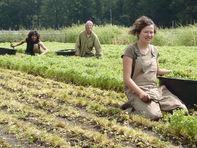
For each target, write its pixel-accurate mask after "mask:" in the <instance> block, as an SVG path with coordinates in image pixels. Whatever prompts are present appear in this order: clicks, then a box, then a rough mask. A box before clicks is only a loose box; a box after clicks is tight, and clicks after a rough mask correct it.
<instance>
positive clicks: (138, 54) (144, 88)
mask: <svg viewBox="0 0 197 148" xmlns="http://www.w3.org/2000/svg"><path fill="white" fill-rule="evenodd" d="M155 33H156V26H155V24H154V22H153V21H152V20H151V19H150V18H148V17H146V16H142V17H140V18H138V19H137V20H136V21H135V22H134V24H133V26H132V30H131V34H133V35H136V36H137V38H138V40H137V42H135V43H133V44H131V45H129V46H128V47H127V48H126V49H125V52H124V54H123V55H122V58H123V80H124V84H125V93H126V95H127V97H128V102H127V105H128V104H129V106H130V111H134V112H135V113H137V114H141V115H143V116H145V117H147V118H151V119H158V118H161V117H162V112H161V111H171V110H174V109H183V110H185V111H186V112H188V110H187V108H186V106H185V105H184V104H183V103H182V102H181V101H180V100H179V99H178V98H177V97H176V96H174V95H173V94H172V93H171V92H170V91H169V90H168V89H167V88H166V87H165V86H161V87H158V86H157V81H156V79H157V75H164V74H168V73H169V72H170V71H169V70H165V69H161V68H159V65H158V62H157V58H158V56H159V53H158V51H157V49H156V47H155V46H153V45H151V44H150V43H151V41H152V40H153V37H154V34H155Z"/></svg>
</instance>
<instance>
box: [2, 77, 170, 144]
mask: <svg viewBox="0 0 197 148" xmlns="http://www.w3.org/2000/svg"><path fill="white" fill-rule="evenodd" d="M8 79H9V77H8ZM6 81H7V80H6V78H5V82H1V84H0V85H1V86H2V87H3V90H2V91H1V93H0V94H1V100H0V102H1V106H2V107H1V108H3V109H4V111H5V110H6V112H7V114H10V115H14V117H17V118H18V119H20V120H24V121H26V122H29V121H30V122H31V123H33V124H36V126H39V127H42V129H45V130H46V131H49V132H50V131H51V132H53V130H52V129H53V128H55V131H59V132H60V133H59V132H58V133H59V134H60V135H61V133H62V134H64V131H65V132H66V133H67V137H68V135H69V132H71V133H70V134H72V133H74V135H73V136H75V138H77V139H78V140H80V136H79V135H78V133H79V134H80V135H81V136H82V137H83V139H81V140H80V141H81V142H80V143H82V144H85V143H86V145H88V144H89V146H90V145H95V146H96V144H99V145H100V146H104V147H105V146H108V147H110V146H112V147H124V146H123V145H122V146H121V145H120V144H116V143H120V142H121V141H125V143H124V144H126V142H128V143H133V144H136V145H138V147H144V146H149V147H166V146H168V144H167V143H165V142H161V141H159V140H158V139H157V138H155V137H152V136H151V135H147V134H145V133H143V132H142V131H140V130H135V129H132V128H129V127H126V126H122V125H119V124H117V123H116V122H113V121H110V120H107V119H103V118H101V117H96V116H94V115H89V117H92V118H88V114H87V113H86V114H84V113H83V112H79V111H77V110H78V109H77V108H76V109H75V108H73V107H72V106H70V105H68V104H65V103H63V104H62V103H60V101H59V100H57V99H58V98H54V97H53V98H52V97H50V98H52V99H46V98H47V96H45V98H42V97H41V96H42V93H43V91H44V92H45V94H46V95H47V94H48V93H47V92H46V91H45V90H40V91H39V90H37V89H36V88H33V87H32V88H29V87H28V86H26V85H24V84H23V85H22V84H17V81H18V80H13V81H12V84H11V83H6ZM35 83H36V82H35ZM42 88H44V87H43V86H42ZM60 89H61V91H63V90H62V88H60ZM30 90H31V91H30ZM48 91H50V89H49V90H48ZM56 92H57V93H58V89H57V90H56ZM40 93H41V94H40ZM54 94H55V93H54ZM14 96H15V97H14ZM34 96H38V97H34ZM8 98H9V99H8ZM58 102H59V103H58ZM71 109H72V110H71ZM83 114H84V115H83ZM62 115H65V116H66V115H68V116H69V117H70V118H68V120H69V124H67V122H66V121H67V120H63V119H64V118H60V117H61V116H62ZM86 115H87V117H86ZM78 117H80V118H81V119H80V120H84V123H83V124H84V127H89V128H90V126H92V125H94V126H95V127H94V129H95V130H96V131H99V133H97V132H94V130H91V128H90V129H89V128H88V129H86V130H82V129H80V127H81V126H82V125H83V124H81V125H78V124H79V123H80V122H76V123H73V124H72V123H71V122H73V121H75V120H76V118H78ZM77 121H78V120H77ZM86 121H87V123H86ZM88 121H89V123H91V122H92V124H89V123H88ZM71 125H74V127H72V126H71ZM99 125H100V127H101V128H102V129H100V130H99ZM48 128H50V129H48ZM59 128H60V129H59ZM55 131H54V132H55ZM100 133H101V134H100ZM51 134H54V133H51ZM108 134H110V135H111V136H109V135H108ZM106 136H109V137H111V138H109V137H106ZM112 136H113V137H114V138H112ZM82 137H81V138H82ZM85 137H87V138H88V139H90V140H87V139H86V138H85ZM92 138H94V139H92ZM39 139H40V138H39ZM39 139H38V140H39ZM77 139H76V140H77ZM91 139H92V140H91ZM108 139H109V140H108ZM110 139H113V141H115V143H114V144H113V142H112V141H111V140H110ZM110 141H111V142H110ZM144 141H146V143H144ZM92 142H93V143H92ZM121 143H122V142H121ZM99 145H97V146H99ZM126 145H127V144H126ZM80 146H84V145H80ZM171 147H173V146H171Z"/></svg>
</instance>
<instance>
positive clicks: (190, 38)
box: [0, 24, 197, 46]
mask: <svg viewBox="0 0 197 148" xmlns="http://www.w3.org/2000/svg"><path fill="white" fill-rule="evenodd" d="M196 26H197V24H194V25H189V26H185V27H183V26H180V27H178V28H159V29H158V31H157V34H156V37H155V40H154V41H153V43H154V44H155V45H158V46H196V45H197V29H196V28H197V27H196ZM129 29H130V28H128V27H123V26H116V25H105V26H95V29H94V30H95V33H96V34H97V35H98V37H99V39H100V41H101V43H102V44H129V43H131V42H133V41H135V40H136V38H135V37H133V36H131V35H129V34H128V32H129ZM83 30H84V25H75V26H72V27H67V28H62V29H60V30H53V29H47V30H45V29H43V30H38V31H39V32H40V34H41V40H43V41H50V42H64V43H74V42H75V41H76V39H77V36H78V34H79V33H80V32H81V31H83ZM27 33H28V30H20V31H11V30H10V31H9V30H6V31H0V42H15V41H19V40H22V39H24V38H26V36H27Z"/></svg>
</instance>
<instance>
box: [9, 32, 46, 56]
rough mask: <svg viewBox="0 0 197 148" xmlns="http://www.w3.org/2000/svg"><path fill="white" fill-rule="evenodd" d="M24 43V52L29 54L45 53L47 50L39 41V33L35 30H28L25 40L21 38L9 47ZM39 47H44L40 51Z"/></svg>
mask: <svg viewBox="0 0 197 148" xmlns="http://www.w3.org/2000/svg"><path fill="white" fill-rule="evenodd" d="M24 43H27V47H26V50H25V53H26V54H29V55H35V53H38V54H41V55H45V54H47V53H48V51H49V50H48V49H47V48H46V46H45V45H44V44H43V42H41V41H40V34H39V33H38V32H37V31H30V32H29V34H28V37H27V38H26V39H25V40H22V41H20V42H18V43H16V44H11V47H13V48H14V47H16V46H19V45H22V44H24ZM40 47H41V48H42V49H44V51H43V52H41V50H40Z"/></svg>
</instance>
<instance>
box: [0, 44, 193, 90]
mask: <svg viewBox="0 0 197 148" xmlns="http://www.w3.org/2000/svg"><path fill="white" fill-rule="evenodd" d="M46 44H49V48H50V47H51V48H52V49H54V50H56V49H57V50H58V49H59V47H60V48H63V46H65V47H66V46H69V47H70V46H71V44H68V45H67V44H62V43H54V45H52V44H53V43H46ZM73 46H74V45H73ZM125 47H126V46H118V45H103V55H104V56H103V57H102V58H101V59H96V58H79V57H62V56H59V57H57V56H56V55H54V53H53V51H54V50H52V51H51V53H49V55H47V56H44V57H43V56H34V57H32V56H28V55H24V54H19V55H17V56H0V67H4V68H9V69H15V70H20V71H24V72H27V73H31V74H34V75H40V76H43V77H47V78H52V79H55V80H58V81H63V82H66V83H75V84H77V85H86V86H89V85H92V86H94V87H100V88H103V89H113V90H117V91H122V90H123V81H122V60H121V58H120V55H121V54H122V53H123V49H124V48H125ZM158 48H159V51H160V58H159V63H160V66H161V67H162V68H167V69H171V70H172V71H173V72H172V73H171V74H170V75H168V76H167V77H173V78H184V79H194V80H196V79H197V71H196V69H197V57H196V56H194V55H196V54H197V52H196V51H197V50H196V47H158Z"/></svg>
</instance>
